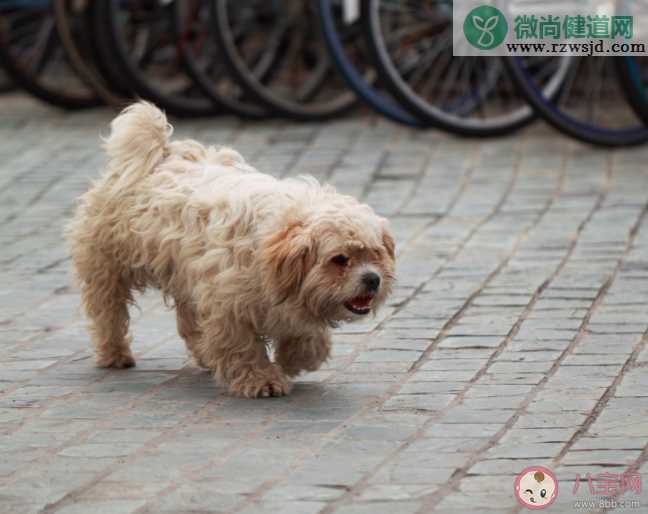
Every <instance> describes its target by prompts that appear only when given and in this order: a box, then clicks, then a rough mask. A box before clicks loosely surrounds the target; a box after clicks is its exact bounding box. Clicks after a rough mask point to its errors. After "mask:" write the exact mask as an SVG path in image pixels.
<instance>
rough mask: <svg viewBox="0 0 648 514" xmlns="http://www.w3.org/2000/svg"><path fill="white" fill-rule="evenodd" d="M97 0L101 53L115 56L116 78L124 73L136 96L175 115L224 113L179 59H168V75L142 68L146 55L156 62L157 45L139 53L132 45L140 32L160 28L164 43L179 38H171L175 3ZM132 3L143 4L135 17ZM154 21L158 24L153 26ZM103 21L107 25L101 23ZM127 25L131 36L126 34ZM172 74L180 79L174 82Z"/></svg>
mask: <svg viewBox="0 0 648 514" xmlns="http://www.w3.org/2000/svg"><path fill="white" fill-rule="evenodd" d="M95 2H96V8H97V11H96V15H95V27H96V28H99V29H100V30H98V31H97V36H98V37H99V39H100V44H99V49H100V54H101V58H102V59H103V60H104V61H105V62H106V63H108V62H111V60H112V62H111V64H110V67H111V75H112V77H113V80H114V78H116V77H118V76H120V75H121V76H122V77H123V78H124V79H125V81H126V83H127V87H129V89H131V90H132V91H133V93H134V96H141V97H142V98H146V99H148V100H150V101H152V102H154V103H156V104H158V105H159V106H160V107H162V108H163V109H165V110H166V111H167V112H168V113H169V114H171V115H174V116H178V117H186V118H189V117H205V116H213V115H216V114H221V113H222V109H221V108H220V107H219V106H216V105H214V103H213V102H212V101H211V100H210V99H209V98H207V97H206V96H204V95H203V94H202V91H200V89H199V88H198V87H197V86H196V85H195V83H194V82H193V80H192V79H191V77H189V76H188V75H187V74H186V73H185V72H184V69H183V68H182V66H180V64H179V63H178V62H175V61H172V62H169V61H166V62H165V63H164V66H162V68H163V70H162V71H163V72H164V73H165V76H164V77H160V76H152V72H151V71H150V70H148V69H147V70H144V69H142V65H143V64H144V57H146V58H147V59H146V60H145V63H146V64H147V65H151V63H153V62H154V61H153V60H152V56H153V55H154V54H153V52H154V51H155V50H156V48H146V52H150V54H145V55H136V54H135V50H139V49H134V48H133V47H132V46H131V44H132V43H134V41H135V39H134V38H135V37H137V34H140V35H141V34H146V33H145V32H144V31H145V30H146V29H149V30H157V31H158V32H157V35H158V36H160V35H161V37H160V41H159V42H160V43H161V44H167V45H170V46H172V47H173V46H174V45H175V40H173V39H168V36H170V35H171V36H172V35H173V32H172V31H173V27H172V22H173V18H172V11H171V10H170V9H171V7H172V6H171V3H168V2H167V3H164V4H157V3H155V2H152V3H147V4H146V5H142V6H141V5H140V4H138V3H135V2H132V3H131V2H130V1H129V0H95ZM131 7H132V8H133V9H136V8H138V7H142V9H143V11H140V12H135V11H133V13H134V17H131V18H128V17H126V14H127V13H129V12H130V11H129V9H130V8H131ZM146 9H149V10H148V11H146ZM150 9H153V11H151V10H150ZM137 16H141V18H138V17H137ZM147 17H148V18H147ZM153 22H155V23H156V24H158V25H155V26H153ZM102 24H103V25H104V27H103V28H101V27H97V25H102ZM127 25H128V29H129V30H128V32H129V35H130V38H127V37H126V31H127V27H126V26H127ZM147 43H148V41H147ZM157 48H159V47H157ZM174 52H175V48H174ZM149 57H151V59H149ZM140 58H141V59H140ZM170 77H172V78H173V79H174V80H176V81H178V83H177V84H176V83H171V82H170Z"/></svg>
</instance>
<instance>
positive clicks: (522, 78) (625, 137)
mask: <svg viewBox="0 0 648 514" xmlns="http://www.w3.org/2000/svg"><path fill="white" fill-rule="evenodd" d="M562 59H573V60H574V61H573V62H572V63H571V64H570V66H576V67H578V66H579V64H580V63H579V62H578V61H577V60H578V59H612V58H611V57H593V58H589V57H588V58H580V57H571V58H570V57H563V58H562ZM506 62H507V65H508V66H509V69H510V70H511V73H512V75H513V77H514V78H515V81H516V84H517V86H518V88H519V90H520V92H521V94H523V95H524V96H525V98H526V99H527V100H528V101H529V103H530V104H531V105H532V106H533V108H534V109H535V110H536V112H537V113H538V115H539V116H540V117H542V118H543V119H544V120H545V121H547V122H548V123H549V124H550V125H552V126H553V127H554V128H556V129H557V130H559V131H560V132H562V133H563V134H566V135H568V136H570V137H572V138H574V139H577V140H579V141H582V142H585V143H589V144H592V145H596V146H604V147H622V146H635V145H639V144H642V143H645V142H646V141H648V129H646V128H645V127H644V126H643V125H638V124H632V125H629V126H625V127H623V128H619V129H617V128H612V129H610V128H607V127H605V126H602V124H599V125H598V126H596V125H594V124H592V123H585V122H583V121H582V120H580V119H578V117H577V116H575V115H573V114H570V113H569V112H567V110H566V109H565V108H563V107H561V106H560V102H561V101H562V100H563V98H564V97H566V96H569V95H568V94H567V93H566V92H565V90H566V89H568V88H570V84H571V83H573V82H575V76H576V74H577V71H578V70H577V68H576V71H573V72H572V76H571V77H570V79H569V82H568V83H566V84H563V87H562V89H561V91H560V93H559V95H558V96H556V97H555V98H553V99H551V98H547V97H545V96H544V95H543V93H542V91H540V89H539V88H538V87H537V84H536V83H535V82H534V80H533V78H532V77H530V76H529V75H528V73H527V72H526V66H525V64H524V62H523V60H522V58H520V57H509V58H507V61H506ZM605 64H606V63H604V65H605ZM611 78H612V79H615V78H614V77H611ZM615 80H618V77H617V78H616V79H615ZM583 82H586V81H583ZM588 87H591V86H590V84H588ZM585 105H587V104H585ZM587 108H588V109H592V108H593V107H591V106H590V105H587Z"/></svg>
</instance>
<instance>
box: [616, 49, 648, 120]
mask: <svg viewBox="0 0 648 514" xmlns="http://www.w3.org/2000/svg"><path fill="white" fill-rule="evenodd" d="M615 62H616V64H617V69H618V72H619V78H620V80H621V84H622V85H623V90H624V92H625V94H626V98H627V100H628V103H629V104H630V106H631V107H632V108H633V109H634V112H635V113H636V114H637V116H638V117H639V119H641V120H642V121H643V123H644V125H646V126H648V89H647V87H648V60H647V59H644V58H641V57H632V56H625V57H621V58H618V59H615Z"/></svg>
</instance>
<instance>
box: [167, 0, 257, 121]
mask: <svg viewBox="0 0 648 514" xmlns="http://www.w3.org/2000/svg"><path fill="white" fill-rule="evenodd" d="M210 21H211V18H210V9H209V3H208V2H207V1H206V0H187V1H183V2H175V8H174V20H173V24H174V33H175V35H176V40H177V42H178V51H179V53H180V59H181V61H182V64H183V65H184V67H185V71H186V72H187V74H188V75H189V76H190V77H191V78H192V79H193V80H194V82H195V83H196V84H197V85H198V87H200V88H201V89H202V91H203V93H204V94H205V95H206V96H208V97H209V98H210V99H211V100H212V102H213V103H214V104H215V105H219V106H221V107H222V108H223V110H224V111H227V112H231V113H233V114H236V115H238V116H243V117H245V118H251V119H262V118H267V117H268V116H269V113H268V111H267V109H264V108H263V107H262V106H260V105H259V104H257V103H256V102H253V101H252V100H251V99H249V98H246V97H245V95H244V93H243V91H242V90H241V88H240V87H239V86H238V84H237V83H236V82H235V81H234V80H233V79H232V78H231V77H230V76H229V72H228V70H227V67H226V66H224V65H223V57H222V54H221V51H220V49H219V47H218V45H217V44H216V40H215V38H213V37H212V36H211V34H210V31H211V27H210Z"/></svg>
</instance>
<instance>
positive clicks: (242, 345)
mask: <svg viewBox="0 0 648 514" xmlns="http://www.w3.org/2000/svg"><path fill="white" fill-rule="evenodd" d="M230 320H231V318H229V319H228V320H223V319H221V321H218V320H210V321H209V322H207V323H205V324H204V325H203V328H202V330H201V332H202V337H201V339H200V341H199V342H198V344H196V345H194V348H193V352H194V355H195V357H196V360H197V361H198V362H200V363H201V365H203V366H206V367H207V368H209V369H211V370H212V371H214V373H215V375H216V376H217V377H218V378H219V379H221V380H222V381H223V382H225V383H226V384H227V386H228V388H229V391H230V392H231V393H233V394H235V395H237V396H242V397H245V398H260V397H269V396H284V395H286V394H288V393H289V392H290V389H291V384H290V382H289V380H288V379H287V378H286V375H285V374H284V373H283V372H282V370H281V368H280V367H279V366H277V365H276V364H274V363H272V362H270V359H269V358H268V353H267V351H266V345H265V342H264V341H263V340H262V339H261V338H260V337H259V336H258V335H257V334H255V333H254V332H253V331H251V330H250V329H248V328H246V327H243V326H239V325H232V323H231V321H230Z"/></svg>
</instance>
